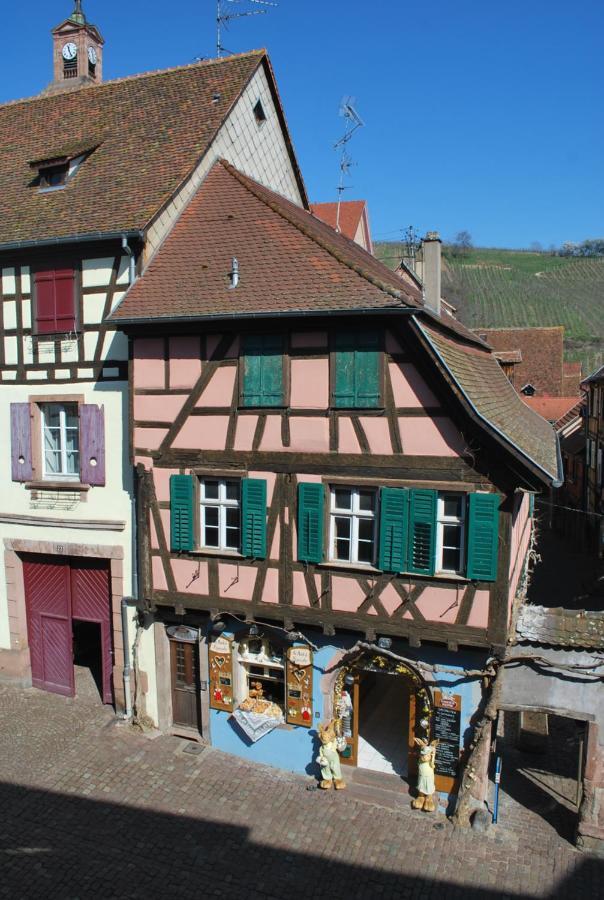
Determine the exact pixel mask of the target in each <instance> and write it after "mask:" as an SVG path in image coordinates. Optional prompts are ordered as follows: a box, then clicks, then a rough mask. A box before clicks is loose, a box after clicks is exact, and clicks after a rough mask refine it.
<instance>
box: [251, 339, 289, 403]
mask: <svg viewBox="0 0 604 900" xmlns="http://www.w3.org/2000/svg"><path fill="white" fill-rule="evenodd" d="M242 400H243V405H244V406H282V404H283V337H282V335H280V334H251V335H246V336H245V339H244V345H243V390H242Z"/></svg>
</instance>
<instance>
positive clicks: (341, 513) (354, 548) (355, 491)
mask: <svg viewBox="0 0 604 900" xmlns="http://www.w3.org/2000/svg"><path fill="white" fill-rule="evenodd" d="M336 491H352V504H351V509H340V508H338V507H336ZM361 491H363V492H367V491H368V492H371V493H372V494H373V498H374V501H373V510H372V511H371V512H370V511H369V510H362V509H360V508H359V494H360V492H361ZM329 492H330V500H329V560H330V562H334V563H338V564H339V565H343V566H346V565H350V566H352V565H354V566H369V567H373V566H374V565H375V559H376V552H377V533H376V532H377V519H378V513H377V507H378V492H377V488H373V487H354V486H352V485H348V484H333V485H330V488H329ZM336 518H349V519H350V520H351V526H350V559H338V556H337V553H336ZM361 519H369V520H370V521H372V522H373V529H372V532H371V541H372V544H373V553H372V558H371V562H365V561H364V560H363V561H360V560H359V521H360V520H361Z"/></svg>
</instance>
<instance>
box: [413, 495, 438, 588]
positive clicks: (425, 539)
mask: <svg viewBox="0 0 604 900" xmlns="http://www.w3.org/2000/svg"><path fill="white" fill-rule="evenodd" d="M437 496H438V495H437V492H436V491H429V490H424V489H422V488H412V489H411V490H410V491H409V531H408V562H407V571H408V572H414V573H415V574H416V575H434V572H435V568H436V560H435V556H436V502H437Z"/></svg>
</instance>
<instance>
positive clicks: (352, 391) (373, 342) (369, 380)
mask: <svg viewBox="0 0 604 900" xmlns="http://www.w3.org/2000/svg"><path fill="white" fill-rule="evenodd" d="M379 343H380V340H379V334H378V333H377V332H373V331H370V332H367V333H366V334H360V333H359V334H358V333H356V332H341V333H338V334H336V339H335V345H336V353H335V376H334V396H333V405H334V406H336V407H351V408H360V409H362V408H367V407H376V406H379V404H380V396H381V390H380V374H379V373H380V353H379Z"/></svg>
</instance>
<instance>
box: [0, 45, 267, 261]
mask: <svg viewBox="0 0 604 900" xmlns="http://www.w3.org/2000/svg"><path fill="white" fill-rule="evenodd" d="M263 60H264V61H266V55H265V53H264V51H261V50H256V51H253V52H250V53H244V54H241V55H239V56H232V57H225V58H223V59H215V60H207V61H205V62H200V63H195V64H193V65H190V66H182V67H180V68H176V69H169V70H166V71H163V72H153V73H150V74H146V75H137V76H133V77H129V78H123V79H119V80H117V81H108V82H105V83H103V84H100V85H92V86H89V87H82V88H80V89H79V90H76V91H72V92H66V93H58V94H52V95H46V96H39V97H33V98H31V99H27V100H20V101H15V102H12V103H8V104H5V105H4V106H0V136H1V140H0V245H1V244H5V243H14V242H18V241H31V240H36V239H39V238H46V239H48V238H59V237H65V236H68V235H73V234H92V233H96V232H108V231H129V230H131V231H135V230H139V229H143V228H144V227H145V226H146V225H147V223H148V222H149V220H150V219H151V218H152V217H153V216H154V214H155V213H156V212H157V211H158V210H159V209H160V207H161V206H162V205H163V204H164V203H165V202H166V201H167V200H168V199H169V198H170V197H171V196H172V195H173V193H174V192H175V190H176V189H177V188H178V186H179V185H180V184H181V182H182V181H183V180H184V179H185V178H186V177H187V176H188V174H189V173H190V172H191V170H192V169H193V168H194V166H195V165H196V164H197V162H198V160H199V159H200V158H201V157H202V156H203V154H204V153H205V151H206V150H207V148H208V146H209V144H210V142H211V140H212V139H213V137H214V135H215V133H216V131H217V130H218V129H219V127H220V125H221V124H222V122H223V120H224V119H225V118H226V116H227V115H228V113H229V111H230V109H231V108H232V106H233V104H234V103H235V101H236V100H237V98H238V97H239V96H240V94H241V92H242V91H243V89H244V88H245V86H246V84H247V83H248V81H249V80H250V78H251V76H252V75H253V73H254V72H255V71H256V69H257V68H258V66H259V65H261V64H262V62H263ZM266 65H267V67H268V61H266ZM215 94H219V95H220V99H219V100H218V101H217V102H214V101H213V96H214V95H215ZM67 145H69V147H71V148H74V147H78V148H80V149H81V148H84V149H89V148H92V147H96V149H95V150H94V152H93V153H91V155H90V156H89V157H88V159H86V160H85V162H84V163H83V165H82V166H81V168H80V170H79V172H78V173H77V175H76V176H75V177H74V178H73V180H71V181H70V182H69V183H68V184H67V185H66V186H65V187H64V188H63V189H61V190H56V191H51V192H48V193H40V192H39V191H38V190H37V188H36V187H34V186H32V170H31V168H30V165H29V164H30V162H31V161H32V160H40V159H49V158H52V157H57V156H62V155H64V154H65V152H66V149H67Z"/></svg>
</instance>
